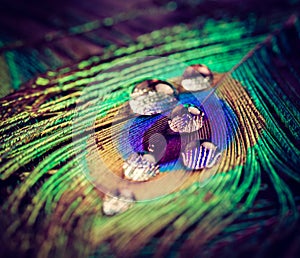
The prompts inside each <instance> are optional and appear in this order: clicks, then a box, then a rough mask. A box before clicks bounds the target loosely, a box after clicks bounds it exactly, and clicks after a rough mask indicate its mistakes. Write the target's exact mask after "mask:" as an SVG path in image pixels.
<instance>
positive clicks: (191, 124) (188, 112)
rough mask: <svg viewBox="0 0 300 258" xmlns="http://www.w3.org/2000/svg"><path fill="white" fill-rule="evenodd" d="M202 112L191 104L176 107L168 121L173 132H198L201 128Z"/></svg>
mask: <svg viewBox="0 0 300 258" xmlns="http://www.w3.org/2000/svg"><path fill="white" fill-rule="evenodd" d="M203 117H204V112H203V111H202V110H201V109H200V108H199V107H196V106H194V105H191V104H185V105H178V106H176V107H175V108H174V109H173V110H172V112H171V114H170V120H169V121H168V123H169V127H170V129H171V130H172V131H173V132H178V133H191V132H195V131H197V130H199V129H200V128H201V127H202V126H203Z"/></svg>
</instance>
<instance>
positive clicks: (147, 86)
mask: <svg viewBox="0 0 300 258" xmlns="http://www.w3.org/2000/svg"><path fill="white" fill-rule="evenodd" d="M130 97H131V100H130V101H129V105H130V107H131V109H132V111H133V112H134V113H137V114H140V115H155V114H159V113H162V112H164V111H167V110H169V109H171V108H172V107H173V106H175V105H176V103H177V99H176V90H175V88H174V87H173V86H172V85H171V84H169V83H167V82H164V81H160V80H146V81H143V82H141V83H139V84H137V85H136V86H135V88H134V90H133V92H132V93H131V95H130Z"/></svg>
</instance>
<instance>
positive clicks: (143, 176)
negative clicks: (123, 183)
mask: <svg viewBox="0 0 300 258" xmlns="http://www.w3.org/2000/svg"><path fill="white" fill-rule="evenodd" d="M123 170H124V177H125V178H126V179H129V180H132V181H138V182H141V181H147V180H149V179H150V178H151V177H155V176H156V175H157V174H159V166H158V165H156V161H155V158H154V156H153V155H151V154H147V153H133V154H131V155H130V156H129V158H128V159H127V160H126V161H125V162H124V164H123Z"/></svg>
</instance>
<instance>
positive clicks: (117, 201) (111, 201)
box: [102, 189, 135, 216]
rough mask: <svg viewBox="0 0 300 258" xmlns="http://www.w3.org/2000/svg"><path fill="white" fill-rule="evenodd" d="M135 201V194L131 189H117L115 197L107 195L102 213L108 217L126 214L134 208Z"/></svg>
mask: <svg viewBox="0 0 300 258" xmlns="http://www.w3.org/2000/svg"><path fill="white" fill-rule="evenodd" d="M134 201H135V197H134V194H133V193H132V192H131V191H130V190H129V189H117V190H116V193H115V194H114V195H105V197H104V199H103V204H102V212H103V214H104V215H106V216H113V215H116V214H119V213H122V212H125V211H127V210H128V209H129V208H131V207H132V206H133V203H134Z"/></svg>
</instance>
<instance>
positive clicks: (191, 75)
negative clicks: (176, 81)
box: [181, 64, 213, 91]
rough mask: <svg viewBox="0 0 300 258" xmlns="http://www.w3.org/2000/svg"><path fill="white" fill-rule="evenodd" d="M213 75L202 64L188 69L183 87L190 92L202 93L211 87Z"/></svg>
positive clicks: (182, 82)
mask: <svg viewBox="0 0 300 258" xmlns="http://www.w3.org/2000/svg"><path fill="white" fill-rule="evenodd" d="M212 82H213V73H212V72H211V70H210V69H209V68H208V67H207V66H206V65H202V64H196V65H191V66H189V67H187V68H186V69H185V71H184V73H183V75H182V81H181V85H182V87H183V88H184V89H186V90H188V91H201V90H206V89H208V88H210V87H211V85H212Z"/></svg>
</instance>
